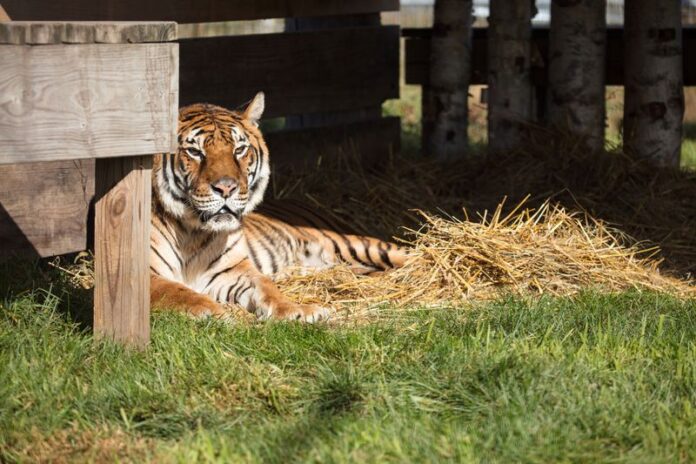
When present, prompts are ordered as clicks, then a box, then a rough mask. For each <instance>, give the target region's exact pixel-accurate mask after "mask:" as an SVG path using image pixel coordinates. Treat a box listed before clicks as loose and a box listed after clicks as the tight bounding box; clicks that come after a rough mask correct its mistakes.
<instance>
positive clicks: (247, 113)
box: [244, 92, 266, 125]
mask: <svg viewBox="0 0 696 464" xmlns="http://www.w3.org/2000/svg"><path fill="white" fill-rule="evenodd" d="M265 107H266V97H265V96H264V94H263V92H259V93H257V94H256V96H255V97H254V99H253V100H251V103H249V104H248V105H247V107H246V109H245V110H244V117H245V118H246V119H248V120H250V121H251V122H253V123H254V124H256V125H258V124H259V120H260V119H261V116H262V115H263V110H264V108H265Z"/></svg>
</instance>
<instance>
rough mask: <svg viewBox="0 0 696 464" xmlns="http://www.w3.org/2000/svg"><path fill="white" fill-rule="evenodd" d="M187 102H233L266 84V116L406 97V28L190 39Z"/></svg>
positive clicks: (184, 68)
mask: <svg viewBox="0 0 696 464" xmlns="http://www.w3.org/2000/svg"><path fill="white" fill-rule="evenodd" d="M180 46H181V72H180V87H181V104H182V105H185V104H189V103H194V102H201V101H206V102H211V103H216V104H219V105H222V106H227V107H231V108H234V107H235V106H237V105H239V104H240V103H242V102H245V101H248V100H249V99H250V98H251V97H252V96H253V95H255V94H256V92H258V91H259V90H263V91H264V92H266V101H267V102H268V105H267V106H266V113H265V115H266V116H267V117H274V116H286V115H290V114H301V113H312V112H322V111H341V110H349V109H359V108H365V107H369V106H371V105H375V104H381V103H382V101H384V100H386V99H388V98H397V97H398V95H399V76H398V73H399V66H398V64H399V29H398V28H397V27H392V26H390V27H364V28H355V29H337V30H325V31H314V32H297V33H285V34H264V35H257V36H241V37H219V38H212V39H192V40H183V41H181V43H180Z"/></svg>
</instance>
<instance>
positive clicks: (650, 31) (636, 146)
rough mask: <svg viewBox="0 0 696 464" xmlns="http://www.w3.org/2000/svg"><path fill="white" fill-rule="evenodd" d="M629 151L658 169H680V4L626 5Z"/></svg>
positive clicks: (654, 0) (645, 0) (635, 1)
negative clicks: (675, 167)
mask: <svg viewBox="0 0 696 464" xmlns="http://www.w3.org/2000/svg"><path fill="white" fill-rule="evenodd" d="M625 15H626V20H625V22H626V26H625V29H624V34H625V40H624V41H625V44H626V55H625V74H626V93H625V97H624V98H625V103H624V127H623V130H624V146H625V147H626V149H627V150H628V151H629V152H631V153H633V154H634V155H636V156H638V157H640V158H644V159H649V160H651V161H653V162H654V163H655V164H657V165H662V166H679V156H680V149H681V136H682V119H683V116H684V84H683V74H682V73H683V71H682V30H681V9H680V6H679V2H678V1H676V0H631V1H630V2H626V10H625Z"/></svg>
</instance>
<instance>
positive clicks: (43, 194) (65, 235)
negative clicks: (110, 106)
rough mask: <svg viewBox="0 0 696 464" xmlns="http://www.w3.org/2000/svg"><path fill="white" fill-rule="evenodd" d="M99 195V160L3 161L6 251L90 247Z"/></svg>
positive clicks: (0, 192) (0, 202)
mask: <svg viewBox="0 0 696 464" xmlns="http://www.w3.org/2000/svg"><path fill="white" fill-rule="evenodd" d="M93 196H94V161H93V160H81V161H52V162H44V163H24V164H15V165H3V166H0V256H7V255H9V254H22V255H29V256H32V257H39V256H41V257H46V256H53V255H58V254H64V253H72V252H75V251H80V250H84V249H85V248H87V217H88V213H89V206H90V202H91V201H92V198H93Z"/></svg>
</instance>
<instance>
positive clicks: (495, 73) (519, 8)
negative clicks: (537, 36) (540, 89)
mask: <svg viewBox="0 0 696 464" xmlns="http://www.w3.org/2000/svg"><path fill="white" fill-rule="evenodd" d="M533 9H534V0H491V2H490V16H489V20H488V21H489V26H488V150H489V152H491V153H496V152H503V151H508V150H511V149H514V148H517V147H519V146H520V144H521V143H522V141H523V139H524V134H525V131H526V125H525V123H528V122H530V121H531V120H532V107H533V103H532V84H531V79H530V61H531V36H532V10H533Z"/></svg>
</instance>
